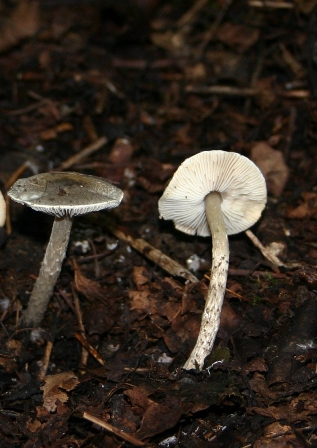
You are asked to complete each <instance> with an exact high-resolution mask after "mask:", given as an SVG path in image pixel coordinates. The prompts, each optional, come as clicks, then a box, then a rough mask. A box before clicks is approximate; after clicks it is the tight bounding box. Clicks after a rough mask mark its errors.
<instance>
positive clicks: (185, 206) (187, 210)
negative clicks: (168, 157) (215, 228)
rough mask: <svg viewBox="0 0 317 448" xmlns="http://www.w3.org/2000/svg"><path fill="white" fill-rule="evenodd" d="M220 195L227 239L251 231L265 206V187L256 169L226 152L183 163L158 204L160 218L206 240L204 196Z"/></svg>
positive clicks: (213, 153) (207, 153) (204, 155)
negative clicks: (229, 236) (214, 193)
mask: <svg viewBox="0 0 317 448" xmlns="http://www.w3.org/2000/svg"><path fill="white" fill-rule="evenodd" d="M212 191H217V192H219V193H220V194H221V198H222V203H221V209H222V212H223V217H224V221H225V225H226V230H227V234H228V235H233V234H235V233H239V232H242V231H244V230H246V229H247V228H249V227H251V226H252V225H253V224H254V223H255V222H256V221H257V220H258V219H259V217H260V215H261V212H262V210H263V209H264V207H265V204H266V185H265V180H264V177H263V175H262V173H261V171H260V170H259V169H258V168H257V166H256V165H255V164H254V163H253V162H251V160H249V159H247V158H246V157H244V156H241V155H240V154H237V153H230V152H225V151H203V152H201V153H199V154H196V155H194V156H193V157H190V158H188V159H186V160H185V161H184V162H183V163H182V164H181V165H180V167H179V168H178V170H177V171H176V172H175V174H174V176H173V177H172V179H171V181H170V183H169V184H168V186H167V188H166V190H165V192H164V194H163V196H162V197H161V198H160V200H159V212H160V216H161V217H162V218H164V219H172V220H173V221H174V224H175V227H176V228H177V229H179V230H181V231H183V232H185V233H188V234H190V235H194V234H196V233H197V235H200V236H209V235H210V230H209V226H208V224H207V220H206V215H205V202H204V198H205V196H206V195H207V194H208V193H210V192H212Z"/></svg>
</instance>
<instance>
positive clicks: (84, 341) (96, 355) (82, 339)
mask: <svg viewBox="0 0 317 448" xmlns="http://www.w3.org/2000/svg"><path fill="white" fill-rule="evenodd" d="M74 336H75V338H76V339H77V341H79V342H80V343H81V345H82V346H83V347H84V348H85V350H86V351H87V352H89V353H90V354H91V356H93V357H94V358H95V359H96V360H97V361H98V362H99V364H101V365H102V366H104V365H105V361H104V360H103V359H102V357H101V356H100V355H99V353H98V352H97V350H95V349H94V348H93V347H92V346H91V345H90V344H89V343H88V341H87V339H85V337H84V336H83V335H82V334H80V333H79V332H78V331H76V332H75V333H74Z"/></svg>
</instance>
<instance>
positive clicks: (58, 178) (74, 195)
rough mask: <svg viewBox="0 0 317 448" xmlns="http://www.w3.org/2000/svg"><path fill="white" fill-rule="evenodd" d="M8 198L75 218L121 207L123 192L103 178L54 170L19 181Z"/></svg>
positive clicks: (34, 207)
mask: <svg viewBox="0 0 317 448" xmlns="http://www.w3.org/2000/svg"><path fill="white" fill-rule="evenodd" d="M8 195H9V196H10V197H11V198H12V199H13V200H14V201H16V202H20V203H21V204H26V205H28V206H29V207H31V208H33V209H34V210H38V211H42V212H45V213H48V214H50V215H54V216H58V217H61V216H64V215H68V216H70V217H72V216H76V215H83V214H85V213H89V212H95V211H98V210H102V209H105V208H114V207H117V206H118V205H119V204H120V202H121V200H122V197H123V192H122V191H121V190H120V188H117V187H116V186H115V185H112V184H111V183H109V182H108V181H106V180H105V179H102V178H100V177H95V176H89V175H86V174H80V173H72V172H58V171H52V172H49V173H41V174H37V175H35V176H31V177H27V178H25V179H19V180H18V181H17V182H16V183H15V184H14V185H13V186H12V187H11V188H10V190H9V192H8Z"/></svg>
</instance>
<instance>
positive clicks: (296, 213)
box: [286, 192, 317, 219]
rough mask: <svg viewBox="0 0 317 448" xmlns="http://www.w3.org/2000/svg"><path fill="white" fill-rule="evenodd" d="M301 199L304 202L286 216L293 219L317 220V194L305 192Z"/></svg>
mask: <svg viewBox="0 0 317 448" xmlns="http://www.w3.org/2000/svg"><path fill="white" fill-rule="evenodd" d="M302 197H303V200H304V202H303V203H302V204H300V205H299V206H298V207H296V208H293V209H292V210H289V211H287V214H286V216H287V217H288V218H293V219H304V218H317V193H314V192H305V193H303V194H302Z"/></svg>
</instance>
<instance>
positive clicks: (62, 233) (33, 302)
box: [8, 171, 123, 326]
mask: <svg viewBox="0 0 317 448" xmlns="http://www.w3.org/2000/svg"><path fill="white" fill-rule="evenodd" d="M8 195H9V196H10V197H11V199H13V200H14V201H16V202H20V203H22V204H25V205H28V206H29V207H31V208H33V209H34V210H38V211H42V212H45V213H48V214H50V215H53V216H55V219H54V223H53V228H52V233H51V237H50V240H49V243H48V246H47V249H46V253H45V256H44V259H43V262H42V265H41V269H40V273H39V276H38V278H37V280H36V283H35V285H34V289H33V291H32V294H31V297H30V300H29V303H28V307H27V309H26V311H25V312H24V314H23V322H24V324H25V325H27V326H37V325H39V323H40V322H41V320H42V319H43V317H44V314H45V311H46V308H47V305H48V302H49V300H50V297H51V295H52V293H53V288H54V286H55V283H56V281H57V278H58V276H59V274H60V271H61V267H62V262H63V260H64V258H65V255H66V249H67V246H68V241H69V235H70V231H71V227H72V222H73V217H74V216H76V215H82V214H85V213H89V212H94V211H98V210H102V209H105V208H114V207H117V206H118V205H119V204H120V202H121V200H122V197H123V192H122V191H121V190H120V189H119V188H117V187H116V186H114V185H112V184H111V183H109V182H107V181H106V180H105V179H102V178H100V177H95V176H88V175H85V174H79V173H71V172H57V171H55V172H50V173H42V174H38V175H35V176H31V177H28V178H25V179H19V180H18V181H17V182H16V183H15V184H14V185H13V186H12V187H11V188H10V190H9V192H8Z"/></svg>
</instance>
